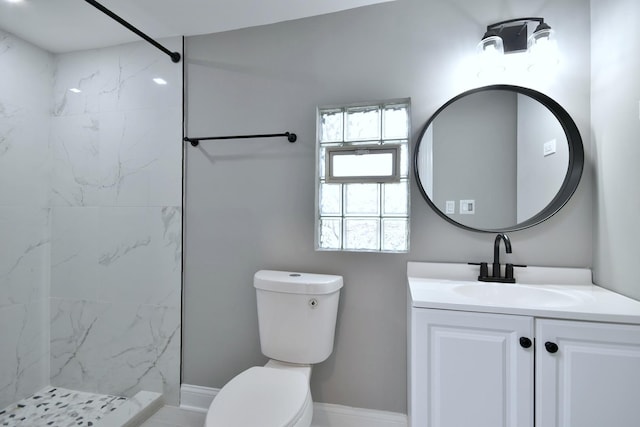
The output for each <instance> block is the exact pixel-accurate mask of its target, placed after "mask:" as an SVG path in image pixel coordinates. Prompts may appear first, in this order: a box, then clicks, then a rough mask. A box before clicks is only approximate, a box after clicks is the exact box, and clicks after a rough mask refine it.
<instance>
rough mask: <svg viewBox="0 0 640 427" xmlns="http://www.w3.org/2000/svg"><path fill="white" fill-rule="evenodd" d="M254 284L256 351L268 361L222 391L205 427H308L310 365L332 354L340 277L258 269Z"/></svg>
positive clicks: (310, 409)
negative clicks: (257, 339) (258, 350)
mask: <svg viewBox="0 0 640 427" xmlns="http://www.w3.org/2000/svg"><path fill="white" fill-rule="evenodd" d="M254 286H255V288H256V296H257V305H258V326H259V330H260V344H261V349H262V353H263V354H264V355H265V356H267V357H270V358H271V360H269V362H268V363H267V364H266V365H265V366H254V367H252V368H249V369H247V370H246V371H244V372H242V373H240V374H238V375H237V376H236V377H234V378H233V379H231V381H229V382H228V383H227V384H225V386H224V387H222V389H221V390H220V392H218V394H217V395H216V397H215V399H214V400H213V402H212V403H211V406H210V407H209V410H208V411H207V417H206V421H205V427H309V426H310V425H311V419H312V417H313V401H312V399H311V390H310V389H309V380H310V377H311V365H312V364H314V363H320V362H322V361H324V360H326V359H327V357H329V355H330V354H331V352H332V351H333V340H334V333H335V324H336V317H337V311H338V298H339V294H340V288H342V277H341V276H333V275H325V274H310V273H294V272H287V271H272V270H261V271H258V272H257V273H256V274H255V276H254Z"/></svg>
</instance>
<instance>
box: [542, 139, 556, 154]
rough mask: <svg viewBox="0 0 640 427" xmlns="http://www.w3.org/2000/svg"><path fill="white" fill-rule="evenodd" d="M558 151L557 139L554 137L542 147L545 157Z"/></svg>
mask: <svg viewBox="0 0 640 427" xmlns="http://www.w3.org/2000/svg"><path fill="white" fill-rule="evenodd" d="M555 152H556V140H555V139H552V140H551V141H548V142H545V143H544V147H543V149H542V155H543V156H544V157H547V156H550V155H552V154H555Z"/></svg>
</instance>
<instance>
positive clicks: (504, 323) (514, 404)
mask: <svg viewBox="0 0 640 427" xmlns="http://www.w3.org/2000/svg"><path fill="white" fill-rule="evenodd" d="M533 328H534V325H533V318H531V317H526V316H510V315H502V314H486V313H467V312H456V311H448V310H431V309H423V308H413V309H412V310H411V320H410V331H411V332H410V338H409V339H410V350H409V351H410V366H409V371H410V372H409V382H410V392H409V394H410V402H409V420H410V426H411V427H472V426H473V427H506V426H510V427H533V405H532V402H533V346H532V347H531V348H529V349H524V348H522V347H521V346H520V344H519V339H520V337H531V336H532V335H533Z"/></svg>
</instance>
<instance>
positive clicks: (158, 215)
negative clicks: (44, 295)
mask: <svg viewBox="0 0 640 427" xmlns="http://www.w3.org/2000/svg"><path fill="white" fill-rule="evenodd" d="M163 43H164V44H165V45H167V46H168V47H169V48H170V49H172V50H178V51H180V50H181V40H180V39H179V38H172V39H167V40H164V41H163ZM154 78H162V79H164V80H165V81H166V82H167V84H166V85H158V84H156V83H154V81H153V80H152V79H154ZM70 88H76V89H79V90H80V91H81V92H77V93H74V92H72V91H70V90H69V89H70ZM181 126H182V65H181V64H174V63H172V62H171V61H170V60H169V58H168V57H167V56H166V55H164V54H162V53H161V52H159V51H157V50H156V49H154V48H153V47H150V46H149V45H148V44H146V43H142V42H139V43H132V44H127V45H122V46H117V47H112V48H104V49H97V50H91V51H84V52H78V53H70V54H62V55H57V56H56V57H55V58H54V81H53V107H52V118H51V131H50V144H51V153H52V157H51V159H52V175H51V206H52V208H51V211H52V212H51V264H52V267H51V299H50V302H51V303H50V304H51V305H50V316H51V383H52V385H54V386H60V387H65V388H71V389H76V390H86V391H91V392H99V393H107V394H117V395H132V394H134V393H135V392H136V391H138V390H141V389H144V390H150V391H158V392H164V394H165V401H166V402H167V403H169V404H177V403H178V392H179V383H180V303H181V294H180V292H181V290H180V281H181V251H182V247H181V240H182V237H181V233H182V231H181V204H182V143H181V136H182V131H181V129H182V127H181Z"/></svg>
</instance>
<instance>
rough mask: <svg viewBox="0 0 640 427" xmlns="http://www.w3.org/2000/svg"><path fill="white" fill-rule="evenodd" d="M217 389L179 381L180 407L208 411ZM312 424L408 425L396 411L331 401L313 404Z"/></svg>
mask: <svg viewBox="0 0 640 427" xmlns="http://www.w3.org/2000/svg"><path fill="white" fill-rule="evenodd" d="M218 391H219V389H215V388H209V387H201V386H197V385H189V384H182V386H181V387H180V407H181V408H182V409H186V410H190V411H197V412H207V409H209V405H211V402H212V401H213V399H214V397H216V394H218ZM311 426H312V427H329V426H331V427H407V416H406V415H405V414H399V413H396V412H387V411H378V410H375V409H363V408H352V407H350V406H343V405H333V404H330V403H317V402H316V403H314V404H313V423H312V425H311Z"/></svg>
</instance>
